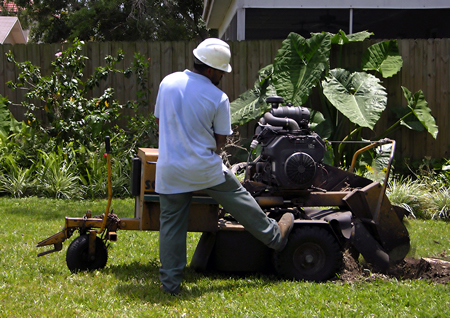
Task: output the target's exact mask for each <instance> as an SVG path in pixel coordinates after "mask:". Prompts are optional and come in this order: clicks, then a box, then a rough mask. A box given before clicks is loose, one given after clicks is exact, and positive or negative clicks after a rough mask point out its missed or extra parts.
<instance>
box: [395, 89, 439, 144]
mask: <svg viewBox="0 0 450 318" xmlns="http://www.w3.org/2000/svg"><path fill="white" fill-rule="evenodd" d="M402 89H403V95H404V96H405V98H406V100H407V101H408V108H406V109H403V111H402V112H401V113H399V112H398V111H397V114H399V115H402V118H401V124H402V125H404V126H407V127H408V128H410V129H413V130H417V131H422V130H424V129H426V130H427V131H428V132H429V133H430V134H431V136H433V138H434V139H436V138H437V135H438V132H439V128H438V126H437V125H436V121H435V119H434V117H433V116H432V115H431V109H430V108H429V107H428V102H427V101H426V100H425V95H424V94H423V92H422V91H421V90H419V91H418V92H416V93H415V94H414V95H413V94H412V93H411V92H410V91H409V90H408V89H407V88H406V87H403V86H402Z"/></svg>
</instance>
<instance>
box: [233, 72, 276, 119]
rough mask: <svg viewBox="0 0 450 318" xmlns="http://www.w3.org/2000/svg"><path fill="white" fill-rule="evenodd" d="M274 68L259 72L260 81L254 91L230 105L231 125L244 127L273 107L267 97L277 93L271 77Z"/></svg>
mask: <svg viewBox="0 0 450 318" xmlns="http://www.w3.org/2000/svg"><path fill="white" fill-rule="evenodd" d="M272 73H273V66H272V64H271V65H268V66H266V67H264V68H262V69H261V70H260V71H259V72H258V79H257V80H256V82H255V85H254V87H253V88H252V89H249V90H248V91H246V92H245V93H243V94H241V95H239V97H238V98H237V99H236V100H234V101H233V102H232V103H231V105H230V112H231V124H232V125H243V124H245V123H247V122H249V121H251V120H253V119H256V118H259V117H260V116H262V115H263V114H264V113H265V112H266V111H268V110H270V108H271V106H270V105H268V104H267V103H266V97H268V96H275V95H276V91H275V88H274V86H273V84H272V80H271V76H272Z"/></svg>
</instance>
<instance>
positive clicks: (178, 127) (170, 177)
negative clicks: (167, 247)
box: [155, 70, 232, 194]
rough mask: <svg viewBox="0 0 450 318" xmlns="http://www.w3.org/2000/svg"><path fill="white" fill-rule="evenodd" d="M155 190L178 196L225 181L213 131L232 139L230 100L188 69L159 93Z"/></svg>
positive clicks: (174, 76) (167, 79)
mask: <svg viewBox="0 0 450 318" xmlns="http://www.w3.org/2000/svg"><path fill="white" fill-rule="evenodd" d="M155 116H156V117H157V118H159V157H158V161H157V164H156V192H158V193H162V194H174V193H184V192H191V191H197V190H201V189H206V188H209V187H212V186H215V185H218V184H220V183H223V182H225V177H224V174H223V170H222V159H221V158H220V156H218V155H217V154H216V153H215V152H214V151H215V150H216V140H215V138H214V133H216V134H219V135H230V134H231V133H232V130H231V119H230V102H229V100H228V97H227V95H226V94H225V93H224V92H222V91H221V90H220V89H219V88H217V87H216V86H215V85H214V84H212V83H211V81H210V80H209V79H208V78H207V77H205V76H203V75H201V74H197V73H194V72H191V71H189V70H185V71H184V72H176V73H172V74H170V75H168V76H166V77H165V78H164V79H163V80H162V82H161V84H160V86H159V91H158V97H157V99H156V106H155Z"/></svg>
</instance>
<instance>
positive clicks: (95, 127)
mask: <svg viewBox="0 0 450 318" xmlns="http://www.w3.org/2000/svg"><path fill="white" fill-rule="evenodd" d="M83 45H84V42H82V41H78V40H75V41H74V43H73V45H72V46H71V47H69V48H68V49H66V50H65V51H62V52H59V53H56V54H55V55H56V58H55V60H54V61H52V62H51V65H52V71H51V74H50V75H48V76H42V75H41V71H40V68H39V67H38V66H35V65H33V64H31V62H29V61H25V62H17V61H16V60H15V58H14V55H13V54H12V53H11V52H9V53H7V54H6V57H7V60H8V61H9V62H11V63H14V64H15V65H16V67H17V68H18V69H19V70H20V73H19V76H18V78H17V80H16V81H15V82H13V81H9V82H8V83H7V86H8V87H9V88H11V89H17V88H21V89H25V90H26V91H27V92H26V94H25V97H26V99H25V101H23V102H22V106H24V108H25V109H26V114H25V115H26V123H28V124H29V125H30V126H31V127H33V128H34V129H36V130H37V131H39V132H41V134H40V138H41V139H42V140H43V142H44V143H45V142H46V141H47V140H49V139H54V140H55V143H56V144H58V145H60V144H62V145H64V144H66V143H69V142H73V143H76V144H81V145H84V146H90V145H91V144H95V145H96V144H99V143H100V142H101V141H102V140H103V139H104V137H105V136H107V135H110V134H111V133H112V132H113V130H116V131H117V130H118V127H117V126H115V125H114V124H113V123H114V121H115V120H117V118H118V117H119V115H120V111H121V109H122V108H123V105H120V104H119V103H118V101H117V100H115V99H114V89H112V88H107V89H105V90H104V92H103V93H102V94H101V96H99V97H88V96H89V92H90V91H92V90H93V88H94V87H96V86H98V85H99V83H100V81H102V80H106V79H107V78H108V76H109V75H110V74H112V73H122V74H125V75H129V74H130V72H131V71H130V70H125V71H123V70H118V69H116V68H115V64H116V63H117V62H119V61H121V60H122V59H123V58H124V54H123V52H122V51H118V53H117V56H116V57H113V56H111V55H108V56H106V57H105V61H106V66H102V67H97V68H96V69H95V71H94V73H93V74H92V75H91V76H90V77H89V78H88V79H87V80H86V81H83V74H85V70H84V69H85V67H86V64H85V61H86V60H87V59H88V58H87V57H86V56H84V55H82V54H81V51H82V48H83ZM38 111H39V112H43V113H45V115H46V122H45V121H41V120H39V119H38V117H36V112H38Z"/></svg>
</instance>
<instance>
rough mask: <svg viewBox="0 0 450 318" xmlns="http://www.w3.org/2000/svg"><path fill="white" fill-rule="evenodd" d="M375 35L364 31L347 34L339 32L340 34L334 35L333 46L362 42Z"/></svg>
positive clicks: (332, 38)
mask: <svg viewBox="0 0 450 318" xmlns="http://www.w3.org/2000/svg"><path fill="white" fill-rule="evenodd" d="M371 35H373V33H372V32H367V31H362V32H358V33H352V34H345V32H344V31H342V30H339V32H338V33H336V34H332V37H331V44H339V45H344V44H346V43H350V42H362V41H364V40H365V39H367V38H369V37H370V36H371Z"/></svg>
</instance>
